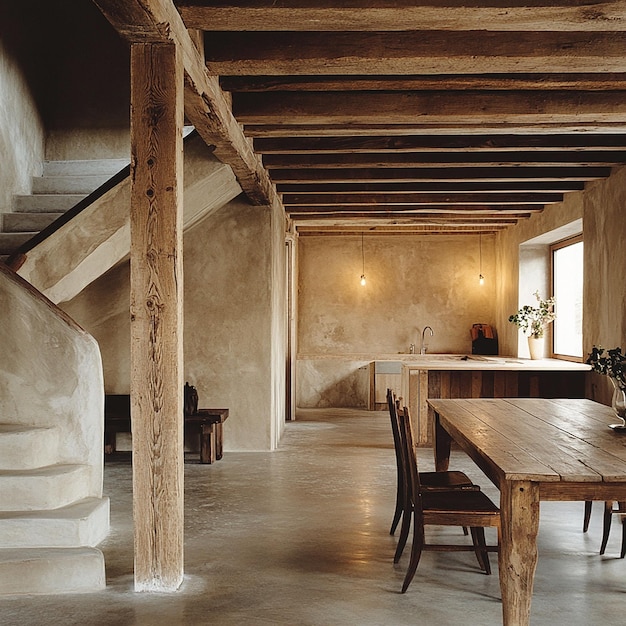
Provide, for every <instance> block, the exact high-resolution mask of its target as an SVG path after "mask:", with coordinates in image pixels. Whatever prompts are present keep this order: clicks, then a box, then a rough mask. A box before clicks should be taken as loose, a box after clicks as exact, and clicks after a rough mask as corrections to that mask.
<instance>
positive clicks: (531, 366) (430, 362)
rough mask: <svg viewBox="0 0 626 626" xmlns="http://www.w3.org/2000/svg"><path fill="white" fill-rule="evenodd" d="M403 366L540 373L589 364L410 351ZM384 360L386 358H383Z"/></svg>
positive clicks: (578, 368) (572, 369) (579, 369)
mask: <svg viewBox="0 0 626 626" xmlns="http://www.w3.org/2000/svg"><path fill="white" fill-rule="evenodd" d="M406 356H408V357H411V358H408V359H402V360H401V363H402V365H403V366H404V367H409V368H411V367H413V368H417V369H423V370H508V371H535V372H536V371H543V372H584V371H589V370H590V369H591V367H590V366H589V365H585V364H584V363H574V362H572V361H563V360H561V359H521V358H517V357H512V356H482V355H478V354H409V355H406ZM385 360H386V359H385Z"/></svg>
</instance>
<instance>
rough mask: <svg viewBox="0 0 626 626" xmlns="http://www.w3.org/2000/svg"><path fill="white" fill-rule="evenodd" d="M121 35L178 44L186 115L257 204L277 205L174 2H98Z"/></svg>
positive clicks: (270, 187)
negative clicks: (181, 64) (183, 78)
mask: <svg viewBox="0 0 626 626" xmlns="http://www.w3.org/2000/svg"><path fill="white" fill-rule="evenodd" d="M94 2H95V3H96V5H97V6H98V7H99V8H100V10H101V11H102V13H103V14H104V15H105V17H106V18H107V19H108V20H109V22H110V23H111V24H112V25H113V26H114V28H115V29H116V30H117V31H118V33H119V34H120V35H121V36H122V37H124V38H125V39H126V40H128V41H129V42H130V43H131V44H132V43H142V42H153V43H172V44H175V45H176V46H177V47H178V49H179V52H180V54H181V55H182V58H183V67H184V72H185V115H186V116H187V118H188V119H189V121H190V122H191V123H192V124H193V125H194V126H195V127H196V130H197V131H198V133H199V135H200V136H201V137H202V138H203V139H204V141H205V142H206V143H207V144H208V145H210V146H214V147H215V155H216V156H217V158H219V159H220V160H221V161H223V162H224V163H228V165H230V166H231V168H232V170H233V172H234V173H235V175H236V176H237V179H238V180H239V184H240V185H241V188H242V189H243V190H244V191H245V193H246V194H247V195H248V198H249V199H250V200H251V201H252V202H253V203H254V204H272V203H273V202H274V201H276V200H277V198H276V193H275V189H274V187H273V185H272V183H271V181H270V180H269V177H268V176H267V173H266V171H265V170H264V168H263V166H262V164H261V160H260V159H259V157H258V156H257V155H256V154H255V153H254V151H253V149H252V144H251V142H250V140H249V139H248V138H247V137H245V135H244V134H243V132H242V130H241V126H240V125H239V124H238V123H237V121H236V120H235V118H234V117H233V115H232V111H231V107H230V99H229V98H228V97H227V96H226V95H225V94H224V92H223V91H222V89H221V87H220V85H219V82H218V79H217V77H215V76H210V75H209V73H208V71H207V69H206V67H205V64H204V58H203V57H202V55H201V54H200V53H199V51H198V47H197V46H196V44H194V41H193V39H192V37H191V35H190V33H189V31H188V30H187V28H186V27H185V24H184V23H183V21H182V19H181V17H180V14H179V13H178V11H176V8H175V7H174V5H173V4H172V2H171V0H125V1H124V2H119V0H94Z"/></svg>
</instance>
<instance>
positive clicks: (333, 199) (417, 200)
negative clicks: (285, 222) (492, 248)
mask: <svg viewBox="0 0 626 626" xmlns="http://www.w3.org/2000/svg"><path fill="white" fill-rule="evenodd" d="M562 201H563V194H562V193H553V192H545V191H542V192H539V193H533V192H524V193H507V192H500V193H498V192H494V193H471V192H467V193H428V192H415V193H410V192H405V193H387V194H385V193H381V194H370V193H334V194H332V193H330V194H317V195H316V194H293V193H289V194H283V204H284V206H285V208H287V207H293V206H299V205H309V206H310V205H313V206H336V205H350V204H359V205H368V204H369V205H372V206H376V205H380V204H386V205H389V206H392V205H394V204H413V205H429V204H444V203H445V204H446V205H454V204H460V205H466V206H468V205H473V204H474V205H476V204H479V205H489V204H497V205H506V204H540V205H544V204H550V203H554V202H562Z"/></svg>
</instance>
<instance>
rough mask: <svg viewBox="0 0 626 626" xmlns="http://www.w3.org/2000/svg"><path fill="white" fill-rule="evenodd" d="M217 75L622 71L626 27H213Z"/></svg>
mask: <svg viewBox="0 0 626 626" xmlns="http://www.w3.org/2000/svg"><path fill="white" fill-rule="evenodd" d="M205 57H206V61H207V66H208V68H209V71H210V72H211V74H215V75H229V76H242V75H243V76H266V75H277V76H281V75H299V74H300V75H311V74H315V75H337V74H345V75H364V74H365V75H367V74H374V75H379V74H395V75H411V76H413V75H415V74H421V75H438V74H450V73H451V70H452V71H454V73H455V74H494V73H495V74H507V73H520V72H521V73H524V74H532V73H547V72H556V73H602V72H609V73H620V72H623V71H624V67H625V65H626V63H625V62H626V32H608V33H585V32H562V31H561V32H557V31H555V32H516V33H515V36H514V37H513V36H511V33H510V32H487V31H481V32H480V33H475V32H454V31H402V32H372V33H363V32H359V33H349V32H339V33H324V32H314V33H309V32H305V33H299V32H287V33H277V32H270V33H259V32H210V33H207V34H206V36H205Z"/></svg>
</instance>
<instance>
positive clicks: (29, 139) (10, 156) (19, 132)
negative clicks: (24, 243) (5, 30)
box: [0, 39, 44, 213]
mask: <svg viewBox="0 0 626 626" xmlns="http://www.w3.org/2000/svg"><path fill="white" fill-rule="evenodd" d="M43 152H44V129H43V124H42V121H41V118H40V116H39V112H38V110H37V106H36V103H35V100H34V98H33V94H32V92H31V89H30V87H29V85H28V83H27V81H26V78H25V76H24V73H23V71H22V68H21V67H20V65H19V63H18V60H17V59H16V57H15V56H14V54H12V53H11V52H10V51H9V50H8V49H7V48H6V47H5V46H4V44H3V41H2V39H0V155H2V167H0V213H7V212H9V211H11V210H12V202H13V196H14V195H16V194H27V193H30V191H31V177H32V176H39V175H41V163H42V160H43Z"/></svg>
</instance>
